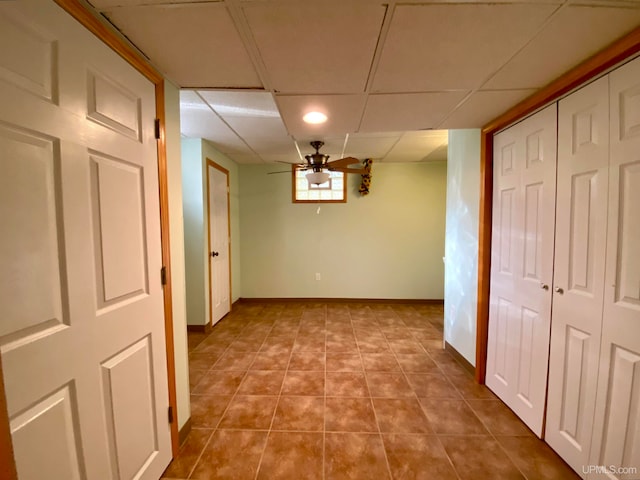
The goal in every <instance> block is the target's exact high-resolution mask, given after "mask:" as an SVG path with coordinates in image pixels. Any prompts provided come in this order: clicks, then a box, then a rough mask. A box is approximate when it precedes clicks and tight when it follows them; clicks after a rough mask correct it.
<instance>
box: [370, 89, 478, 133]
mask: <svg viewBox="0 0 640 480" xmlns="http://www.w3.org/2000/svg"><path fill="white" fill-rule="evenodd" d="M466 94H467V92H461V91H458V92H435V93H404V94H403V93H397V94H387V95H370V96H369V99H368V101H367V106H366V109H365V112H364V116H363V118H362V124H361V125H360V132H385V131H389V132H397V131H399V130H421V129H425V128H434V127H436V126H437V125H438V123H439V122H440V121H441V120H442V119H443V118H444V117H445V116H446V115H447V114H448V113H449V112H451V111H452V110H453V108H454V107H455V106H456V105H457V104H458V102H460V100H462V98H463V97H464V96H465V95H466Z"/></svg>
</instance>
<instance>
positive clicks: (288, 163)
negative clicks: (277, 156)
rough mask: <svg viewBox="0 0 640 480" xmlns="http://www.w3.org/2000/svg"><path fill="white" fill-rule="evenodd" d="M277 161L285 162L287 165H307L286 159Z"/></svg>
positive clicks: (277, 161)
mask: <svg viewBox="0 0 640 480" xmlns="http://www.w3.org/2000/svg"><path fill="white" fill-rule="evenodd" d="M276 163H284V164H285V165H306V164H304V163H297V162H285V161H284V160H276Z"/></svg>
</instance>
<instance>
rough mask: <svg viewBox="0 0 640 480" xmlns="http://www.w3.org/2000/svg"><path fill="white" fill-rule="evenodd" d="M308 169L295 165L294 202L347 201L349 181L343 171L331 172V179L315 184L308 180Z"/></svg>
mask: <svg viewBox="0 0 640 480" xmlns="http://www.w3.org/2000/svg"><path fill="white" fill-rule="evenodd" d="M307 173H309V172H308V171H303V170H296V168H295V167H293V174H292V178H293V186H292V191H293V203H346V201H347V182H346V181H345V174H344V173H342V172H329V175H330V177H329V181H327V182H325V183H322V184H320V185H313V184H310V183H309V182H308V181H307V177H306V175H307Z"/></svg>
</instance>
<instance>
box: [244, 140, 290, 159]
mask: <svg viewBox="0 0 640 480" xmlns="http://www.w3.org/2000/svg"><path fill="white" fill-rule="evenodd" d="M243 138H244V140H245V142H247V143H248V144H249V145H250V146H251V148H252V149H253V150H254V151H256V152H259V153H260V155H262V154H269V155H297V154H298V151H297V150H296V147H295V144H294V143H293V140H292V139H291V138H290V137H280V138H276V137H263V136H252V137H243Z"/></svg>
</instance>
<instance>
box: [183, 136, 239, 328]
mask: <svg viewBox="0 0 640 480" xmlns="http://www.w3.org/2000/svg"><path fill="white" fill-rule="evenodd" d="M207 158H209V159H210V160H213V161H214V162H216V163H217V164H218V165H220V166H222V167H224V168H226V169H227V170H229V186H230V195H229V201H230V204H229V207H230V214H231V279H232V286H231V299H232V301H235V300H237V299H238V297H239V296H240V289H241V286H240V285H241V283H240V282H241V273H240V209H239V200H238V195H239V193H238V192H239V186H238V182H239V180H238V166H237V164H236V163H235V162H233V161H232V160H230V159H229V158H228V157H227V156H226V155H224V154H222V153H220V152H218V151H217V150H216V149H215V148H214V147H213V145H211V144H210V143H209V142H207V141H206V140H201V139H199V138H196V139H182V198H183V213H184V248H185V272H186V275H185V277H186V290H187V295H186V304H187V323H188V324H189V325H205V324H206V323H207V322H208V321H209V270H208V263H207V262H208V261H209V255H208V254H209V252H208V245H207V218H206V215H207V204H206V195H207V192H206V166H205V165H206V160H207Z"/></svg>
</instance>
